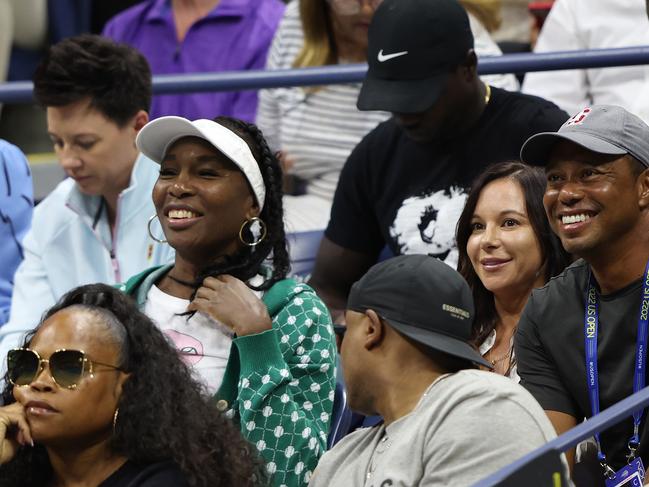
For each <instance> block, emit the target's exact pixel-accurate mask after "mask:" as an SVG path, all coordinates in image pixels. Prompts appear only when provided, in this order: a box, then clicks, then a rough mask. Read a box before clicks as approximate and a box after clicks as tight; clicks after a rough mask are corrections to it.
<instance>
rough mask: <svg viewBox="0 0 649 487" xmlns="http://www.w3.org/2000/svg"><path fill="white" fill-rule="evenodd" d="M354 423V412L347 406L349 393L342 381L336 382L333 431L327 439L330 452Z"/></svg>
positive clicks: (331, 430)
mask: <svg viewBox="0 0 649 487" xmlns="http://www.w3.org/2000/svg"><path fill="white" fill-rule="evenodd" d="M351 422H352V410H351V409H349V406H348V405H347V391H346V390H345V384H344V382H342V381H341V380H336V391H335V393H334V407H333V411H332V415H331V429H330V430H329V437H328V438H327V450H330V449H331V448H332V447H333V446H334V445H335V444H336V443H338V441H340V440H341V439H342V438H343V437H344V436H345V435H346V434H347V433H348V432H349V427H350V425H351Z"/></svg>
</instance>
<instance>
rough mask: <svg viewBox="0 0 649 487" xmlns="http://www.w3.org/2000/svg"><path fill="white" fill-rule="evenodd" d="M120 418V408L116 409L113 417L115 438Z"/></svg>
mask: <svg viewBox="0 0 649 487" xmlns="http://www.w3.org/2000/svg"><path fill="white" fill-rule="evenodd" d="M118 416H119V408H117V409H115V414H114V415H113V436H114V435H115V431H116V429H117V418H118Z"/></svg>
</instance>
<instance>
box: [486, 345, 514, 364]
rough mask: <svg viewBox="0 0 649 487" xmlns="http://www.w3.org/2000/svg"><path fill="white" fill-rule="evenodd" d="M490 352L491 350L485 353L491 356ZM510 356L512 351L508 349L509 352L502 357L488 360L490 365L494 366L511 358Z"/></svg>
mask: <svg viewBox="0 0 649 487" xmlns="http://www.w3.org/2000/svg"><path fill="white" fill-rule="evenodd" d="M492 351H493V349H491V350H489V352H487V353H488V354H489V355H492ZM511 355H512V349H511V347H510V349H509V351H508V352H507V353H506V354H505V355H502V356H500V357H496V358H493V359H489V362H491V365H493V366H495V365H496V364H497V363H499V362H502V361H504V360H506V359H508V358H509V357H511Z"/></svg>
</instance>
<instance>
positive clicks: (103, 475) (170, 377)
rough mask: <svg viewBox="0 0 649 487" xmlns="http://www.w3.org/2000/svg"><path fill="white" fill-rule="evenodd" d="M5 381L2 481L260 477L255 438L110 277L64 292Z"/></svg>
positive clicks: (142, 484) (220, 481) (227, 482)
mask: <svg viewBox="0 0 649 487" xmlns="http://www.w3.org/2000/svg"><path fill="white" fill-rule="evenodd" d="M5 381H6V382H5V383H6V384H7V386H6V387H5V389H4V391H3V400H4V404H6V405H5V406H3V407H0V486H2V487H5V486H7V487H9V486H11V487H41V486H42V487H49V486H63V485H87V486H99V487H126V486H128V487H172V486H173V487H183V486H189V485H192V486H203V487H213V486H235V485H236V486H240V485H241V486H253V485H258V484H259V485H261V479H263V469H262V467H261V466H260V463H259V461H258V460H256V452H254V453H253V452H252V450H254V449H253V448H251V447H250V446H249V445H248V444H247V442H245V440H244V439H243V438H242V437H241V435H240V434H239V432H238V431H237V430H236V428H235V427H234V426H232V424H231V422H230V421H229V420H228V419H227V418H225V417H223V416H222V415H221V414H220V413H219V412H218V411H217V410H216V409H215V408H214V407H213V406H212V405H211V404H209V402H208V400H207V398H206V396H204V395H202V389H201V386H200V385H199V384H198V383H197V382H196V380H195V379H194V378H193V377H192V375H191V372H190V370H189V369H188V367H187V366H186V365H185V364H184V363H183V362H182V360H181V359H180V358H179V357H178V354H176V353H175V351H174V349H173V348H172V346H171V345H170V344H169V343H168V341H167V340H166V338H165V337H164V335H163V334H162V333H161V332H160V331H159V330H158V329H157V328H156V326H155V325H154V324H153V323H152V322H151V321H150V320H149V319H148V318H147V317H146V316H145V315H143V314H142V313H140V312H139V311H138V309H137V307H136V306H135V304H134V303H133V302H131V300H130V299H128V298H127V297H126V296H124V295H123V294H122V293H120V292H119V291H117V290H115V289H114V288H111V287H109V286H106V285H103V284H96V285H89V286H82V287H80V288H77V289H75V290H73V291H71V292H70V293H68V294H67V295H65V296H64V297H63V298H62V299H61V301H60V302H59V303H58V304H56V305H55V306H54V307H53V308H51V309H50V310H49V311H48V312H47V313H46V315H45V317H44V319H43V321H42V322H41V324H40V325H38V326H37V328H36V329H35V330H33V331H32V332H31V333H30V334H29V335H28V336H27V338H26V340H25V342H24V344H23V346H22V348H19V349H14V350H11V351H10V352H9V354H8V357H7V374H6V376H5Z"/></svg>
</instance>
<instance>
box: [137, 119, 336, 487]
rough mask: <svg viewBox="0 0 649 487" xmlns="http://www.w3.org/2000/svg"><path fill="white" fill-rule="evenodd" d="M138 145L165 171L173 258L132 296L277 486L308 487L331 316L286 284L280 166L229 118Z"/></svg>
mask: <svg viewBox="0 0 649 487" xmlns="http://www.w3.org/2000/svg"><path fill="white" fill-rule="evenodd" d="M137 145H138V148H139V149H140V151H141V152H142V153H143V154H145V155H146V156H148V157H149V158H151V159H152V160H154V161H156V162H157V163H159V164H160V176H159V178H158V180H157V182H156V183H155V186H154V189H153V202H154V206H155V208H156V214H155V215H154V216H153V217H152V218H153V219H159V220H160V223H161V225H162V229H163V231H164V236H162V235H157V236H155V237H156V238H158V239H163V238H164V239H165V240H166V241H168V242H169V245H171V247H173V248H174V249H175V250H176V258H175V262H174V263H173V264H170V265H168V266H163V267H158V268H154V269H150V270H148V271H146V272H144V273H143V274H141V275H139V276H135V277H134V278H132V279H131V280H130V281H129V282H127V284H126V286H125V290H126V292H127V293H129V294H132V295H134V296H135V297H136V300H137V301H138V303H139V304H140V307H141V309H143V310H144V312H145V313H146V314H148V315H149V316H150V317H151V318H152V319H153V320H154V322H155V323H156V324H157V325H158V326H159V327H160V329H162V330H163V331H164V333H165V334H166V335H167V336H168V337H169V338H170V339H171V340H173V341H174V343H175V344H176V347H177V349H178V350H179V351H180V353H182V355H183V357H184V358H185V360H186V361H187V362H188V363H190V364H191V365H192V367H193V369H194V371H195V372H196V373H197V374H198V375H199V376H200V378H201V380H202V381H203V383H204V384H205V385H206V387H207V388H208V390H209V391H210V393H213V394H215V401H216V406H217V407H218V408H219V409H221V410H224V411H229V413H230V414H231V415H232V416H233V417H234V419H235V421H236V422H237V424H238V425H239V427H240V429H241V432H242V433H243V435H244V437H246V438H247V439H248V440H249V441H250V442H251V443H252V444H254V445H255V446H256V448H257V449H258V450H259V452H260V453H261V455H262V457H263V458H264V459H265V460H266V461H267V469H268V472H269V473H270V474H271V478H272V482H273V484H274V485H278V486H279V485H287V486H297V485H304V484H306V483H308V479H309V478H310V476H311V473H312V472H313V469H314V468H315V466H316V464H317V462H318V459H319V457H320V456H321V455H322V453H323V452H324V449H325V446H326V439H327V434H328V432H329V423H330V415H331V412H332V408H333V396H334V386H335V375H334V374H335V370H334V369H335V356H336V351H335V345H334V341H333V329H332V325H331V318H330V316H329V313H328V311H327V308H326V307H325V305H324V304H323V303H322V301H321V300H320V298H318V296H317V295H316V294H315V292H314V291H313V290H312V289H311V288H310V287H309V286H307V285H305V284H300V283H297V282H296V281H294V280H292V279H286V274H287V272H288V269H289V257H288V252H287V248H286V238H285V235H284V222H283V212H282V187H281V185H282V173H281V169H280V165H279V161H278V160H277V158H276V157H275V155H274V154H272V153H271V151H270V149H269V148H268V145H267V144H266V141H265V139H264V137H263V135H262V133H261V132H260V131H259V130H258V129H257V127H255V126H254V125H251V124H248V123H245V122H242V121H239V120H235V119H231V118H226V117H219V118H217V119H215V120H195V121H193V122H192V121H189V120H187V119H184V118H180V117H161V118H158V119H156V120H154V121H152V122H150V123H149V124H147V125H146V126H145V127H144V128H143V129H142V130H141V131H140V133H139V134H138V138H137Z"/></svg>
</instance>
